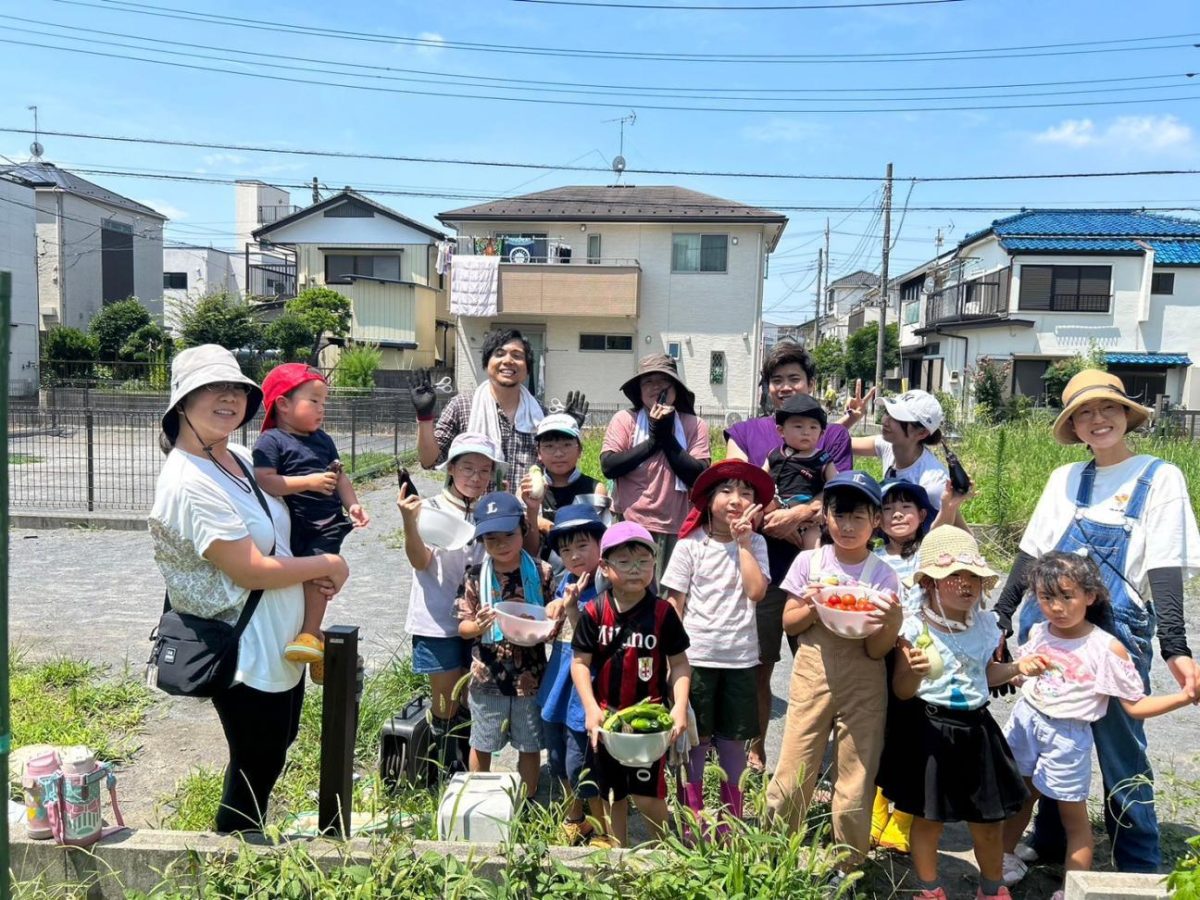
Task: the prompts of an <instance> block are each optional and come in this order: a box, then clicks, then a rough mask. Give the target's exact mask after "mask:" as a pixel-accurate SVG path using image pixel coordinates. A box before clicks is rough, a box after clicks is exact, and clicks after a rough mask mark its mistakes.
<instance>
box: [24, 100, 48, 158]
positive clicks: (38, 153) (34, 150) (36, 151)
mask: <svg viewBox="0 0 1200 900" xmlns="http://www.w3.org/2000/svg"><path fill="white" fill-rule="evenodd" d="M25 108H26V109H28V110H32V111H33V143H32V144H30V145H29V153H30V155H31V156H32V157H33V158H34V159H41V158H42V154H43V153H45V152H46V148H45V147H43V146H42V142H41V141H39V140H38V114H37V112H38V110H37V107H36V106H27V107H25Z"/></svg>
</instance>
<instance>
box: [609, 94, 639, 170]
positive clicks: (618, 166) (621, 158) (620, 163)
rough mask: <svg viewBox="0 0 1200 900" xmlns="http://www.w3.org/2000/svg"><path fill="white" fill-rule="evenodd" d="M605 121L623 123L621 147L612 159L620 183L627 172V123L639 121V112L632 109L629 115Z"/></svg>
mask: <svg viewBox="0 0 1200 900" xmlns="http://www.w3.org/2000/svg"><path fill="white" fill-rule="evenodd" d="M604 121H605V122H619V123H621V144H620V149H619V151H618V152H617V156H616V158H615V159H613V161H612V169H613V171H614V172H616V173H617V184H620V183H621V176H622V175H623V174H624V172H625V123H626V122H628V123H629V124H630V125H633V123H634V122H636V121H637V112H635V111H634V110H632V109H631V110H630V111H629V115H627V116H622V117H621V118H619V119H605V120H604Z"/></svg>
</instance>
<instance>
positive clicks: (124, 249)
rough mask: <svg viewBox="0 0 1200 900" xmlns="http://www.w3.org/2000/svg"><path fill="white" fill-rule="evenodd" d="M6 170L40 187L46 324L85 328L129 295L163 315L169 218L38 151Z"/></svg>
mask: <svg viewBox="0 0 1200 900" xmlns="http://www.w3.org/2000/svg"><path fill="white" fill-rule="evenodd" d="M0 174H5V175H7V176H8V177H9V178H11V179H13V180H15V181H18V182H21V183H22V184H25V185H27V186H29V187H31V188H33V190H34V195H35V201H34V202H35V204H36V206H37V268H38V303H39V306H40V309H39V312H40V317H39V318H40V320H41V321H40V323H39V325H40V330H42V331H45V330H46V329H48V328H51V327H53V326H55V325H69V326H71V327H72V328H80V329H83V330H85V331H86V330H87V327H88V325H89V323H90V322H91V321H92V319H93V318H94V317H95V315H96V313H98V312H99V311H100V309H101V308H102V307H103V306H104V305H105V304H107V303H112V302H114V301H117V300H124V299H126V298H127V297H137V298H138V299H139V300H141V301H142V303H143V304H145V305H146V307H147V308H148V309H150V310H151V312H153V313H154V314H156V315H160V316H161V315H162V273H163V224H164V223H165V222H166V220H167V217H166V216H164V215H163V214H162V213H160V212H156V211H155V210H153V209H151V208H150V207H148V206H146V205H145V204H142V203H138V202H137V201H135V200H130V199H129V198H128V197H122V196H121V195H120V194H117V193H115V192H113V191H110V190H107V189H106V188H102V187H100V186H99V185H98V184H93V183H92V182H90V181H88V180H87V179H85V178H80V177H79V176H78V175H75V174H73V173H71V172H68V171H67V170H66V169H60V168H59V167H58V166H56V165H54V164H53V163H50V162H46V161H45V160H43V159H41V158H40V157H35V158H33V159H31V160H30V161H29V162H26V163H20V164H18V165H12V166H0Z"/></svg>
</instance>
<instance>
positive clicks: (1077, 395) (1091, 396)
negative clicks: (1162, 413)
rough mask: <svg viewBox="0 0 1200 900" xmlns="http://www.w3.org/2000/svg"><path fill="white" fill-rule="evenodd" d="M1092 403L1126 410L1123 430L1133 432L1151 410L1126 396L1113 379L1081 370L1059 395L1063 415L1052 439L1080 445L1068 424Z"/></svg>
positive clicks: (1070, 425) (1109, 376) (1061, 442)
mask: <svg viewBox="0 0 1200 900" xmlns="http://www.w3.org/2000/svg"><path fill="white" fill-rule="evenodd" d="M1092 400H1111V401H1113V402H1114V403H1119V404H1121V405H1122V406H1124V407H1125V409H1126V410H1127V412H1126V414H1125V415H1126V419H1125V421H1126V423H1127V424H1126V426H1125V430H1126V431H1127V432H1128V431H1135V430H1136V429H1138V428H1141V427H1142V426H1143V425H1145V424H1146V422H1147V421H1148V420H1149V418H1150V410H1149V409H1147V408H1146V407H1144V406H1142V405H1141V404H1140V403H1138V402H1137V401H1135V400H1133V399H1132V398H1131V397H1130V396H1129V395H1128V394H1126V393H1125V382H1123V381H1121V379H1120V378H1118V377H1117V376H1116V375H1110V374H1109V373H1108V372H1101V371H1100V370H1099V369H1084V370H1083V371H1082V372H1079V373H1078V374H1077V375H1075V376H1074V377H1073V378H1072V379H1071V380H1070V381H1068V382H1067V386H1066V387H1065V388H1063V392H1062V405H1063V408H1062V412H1060V413H1059V414H1058V418H1057V419H1055V420H1054V439H1055V440H1056V441H1058V442H1059V443H1060V444H1079V443H1082V441H1080V440H1079V437H1078V436H1077V435H1076V434H1075V426H1074V425H1073V424H1072V423H1071V416H1073V415H1074V414H1075V412H1076V410H1078V409H1079V407H1081V406H1083V404H1085V403H1090V402H1091V401H1092Z"/></svg>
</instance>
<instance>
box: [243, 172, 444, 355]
mask: <svg viewBox="0 0 1200 900" xmlns="http://www.w3.org/2000/svg"><path fill="white" fill-rule="evenodd" d="M252 237H253V239H254V240H255V241H256V242H257V243H258V245H259V247H260V248H266V249H269V250H270V251H271V252H274V253H280V251H282V252H283V253H285V254H286V255H287V256H288V257H290V260H289V262H288V263H287V264H286V265H281V266H279V267H278V268H279V271H280V279H281V280H280V281H279V282H278V283H277V284H276V285H275V286H274V288H273V294H274V296H276V297H278V298H280V299H286V298H287V297H289V296H294V293H295V291H302V290H304V289H305V288H306V287H312V286H316V285H325V286H327V287H330V288H332V289H334V290H336V291H337V292H338V293H340V294H344V295H345V296H347V297H349V298H350V302H351V305H352V308H353V320H352V323H351V327H350V340H351V341H358V342H370V343H373V344H377V345H378V346H379V347H380V348H381V349H382V350H383V354H384V357H383V362H382V368H384V369H413V368H422V367H429V366H440V365H451V364H452V360H453V356H454V336H453V331H454V325H453V322H452V320H451V319H450V312H449V305H448V300H447V292H446V286H447V282H448V281H449V278H448V277H447V276H446V275H440V274H438V272H437V271H436V264H437V252H438V247H437V245H438V243H439V242H442V241H444V240H445V237H446V236H445V235H444V234H443V233H442V232H440V231H438V230H437V229H434V228H430V227H429V226H428V225H423V224H421V223H420V222H418V221H416V220H414V219H410V218H408V217H407V216H404V215H401V214H400V213H398V212H396V211H395V210H393V209H389V208H388V207H386V206H384V205H383V204H381V203H377V202H376V201H374V200H372V199H370V198H369V197H366V196H363V195H362V194H360V193H358V192H357V191H352V190H350V189H349V188H347V189H346V190H344V191H340V192H338V193H337V194H334V195H333V196H332V197H329V198H327V199H325V200H322V201H320V202H319V203H314V204H313V205H312V206H308V207H305V208H304V209H301V210H298V211H296V212H293V213H290V214H288V215H284V216H281V217H279V218H277V219H275V220H274V221H272V222H270V223H269V224H266V225H263V226H262V227H260V228H257V229H256V230H254V231H253V232H252ZM271 268H272V269H274V268H276V267H275V266H273V265H272V266H271ZM248 269H249V270H250V271H249V273H248V275H247V283H248V284H254V283H256V281H257V280H261V277H262V273H263V269H262V266H261V265H260V264H250V265H249V266H248ZM289 272H294V280H295V284H294V286H293V285H292V284H291V279H290V278H289V277H288V273H289ZM338 352H339V351H338V348H336V347H333V348H329V349H328V350H326V351H325V355H323V356H322V364H323V365H333V364H334V363H336V360H337V354H338Z"/></svg>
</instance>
